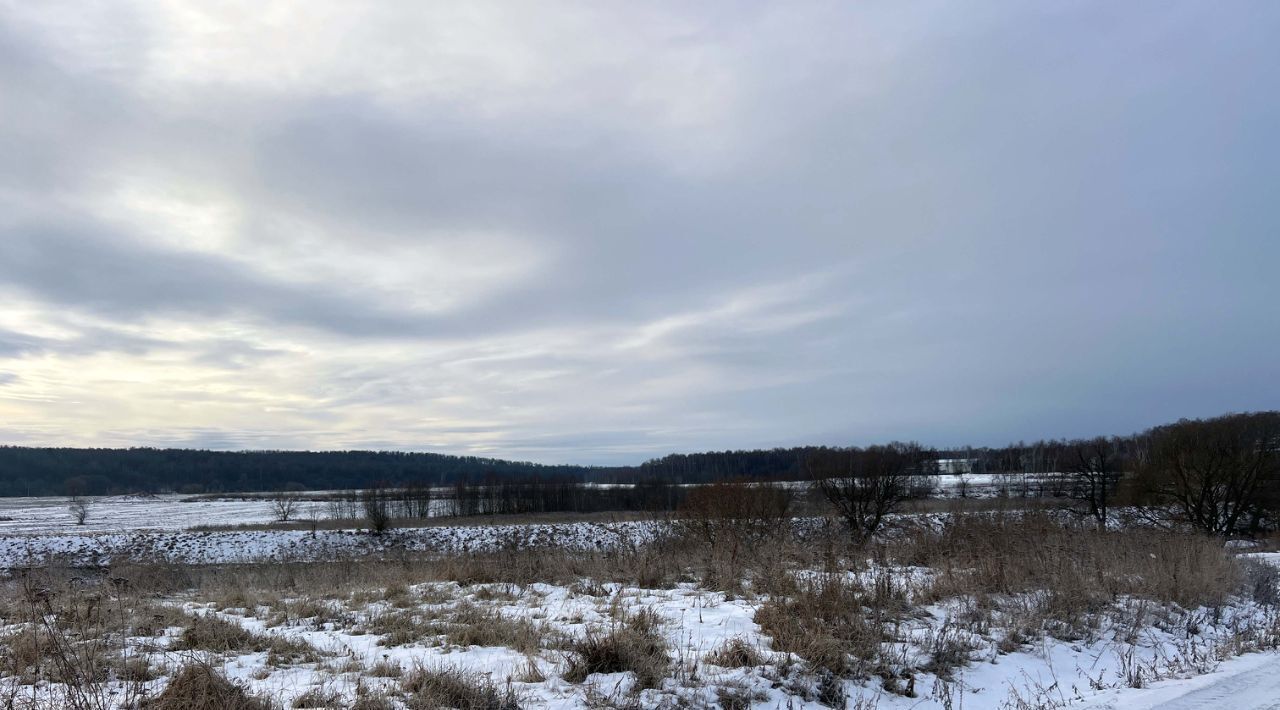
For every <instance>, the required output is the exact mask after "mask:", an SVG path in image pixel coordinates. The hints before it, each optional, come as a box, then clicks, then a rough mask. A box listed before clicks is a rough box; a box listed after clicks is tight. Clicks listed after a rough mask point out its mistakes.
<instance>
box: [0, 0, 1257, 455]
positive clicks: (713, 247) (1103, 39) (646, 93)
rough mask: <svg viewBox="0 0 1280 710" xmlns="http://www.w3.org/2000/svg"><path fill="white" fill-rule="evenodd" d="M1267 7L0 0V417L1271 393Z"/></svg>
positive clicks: (677, 433) (14, 434)
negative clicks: (85, 0)
mask: <svg viewBox="0 0 1280 710" xmlns="http://www.w3.org/2000/svg"><path fill="white" fill-rule="evenodd" d="M1278 20H1280V6H1277V5H1275V4H1274V3H1268V2H1245V3H1237V4H1233V5H1232V6H1231V7H1229V8H1224V7H1219V6H1214V7H1210V6H1208V5H1205V4H1203V3H1173V4H1170V3H1164V2H1162V3H1142V2H1136V3H1123V4H1115V3H1085V4H1073V5H1070V6H1053V7H1050V6H1040V5H1028V4H1026V3H1003V2H1000V3H996V2H993V3H977V4H972V3H969V4H966V5H965V6H963V7H960V6H955V5H951V4H947V3H930V2H921V3H908V4H903V3H884V4H878V5H877V4H857V5H850V4H848V3H812V4H808V3H806V4H803V5H788V6H772V5H767V4H763V5H754V6H742V5H741V4H737V3H732V4H730V3H725V4H716V3H712V4H699V5H697V6H692V5H689V4H687V3H656V4H655V3H645V4H637V5H635V6H628V7H621V6H610V7H605V6H600V5H598V4H594V3H579V2H563V3H561V2H555V3H551V4H549V5H548V4H545V3H544V4H539V5H538V6H536V7H535V6H529V7H524V8H520V7H511V6H510V4H508V3H486V2H477V3H465V4H462V5H458V4H456V3H440V4H437V5H428V4H424V3H399V4H395V3H367V4H353V3H344V2H329V1H328V0H317V1H316V2H312V3H308V4H307V6H306V8H305V11H303V10H300V9H298V8H296V7H292V6H288V5H285V4H281V5H279V6H276V5H270V4H268V5H265V6H264V5H263V3H260V2H254V3H248V2H245V3H235V2H232V3H218V4H216V6H213V5H210V4H208V3H186V2H178V1H176V0H170V1H166V2H146V3H142V2H138V3H128V2H123V3H114V4H109V3H103V4H95V5H91V6H89V7H87V8H86V7H85V6H84V5H83V4H80V3H65V4H64V3H59V2H49V3H6V4H5V5H4V10H3V11H2V12H0V101H3V104H4V109H3V110H0V155H3V156H4V159H3V160H0V303H3V304H4V307H3V308H0V440H3V441H5V442H8V443H17V444H22V443H50V444H73V445H112V446H119V445H136V444H164V445H183V446H209V447H216V448H263V447H271V448H286V447H289V448H293V447H298V448H301V447H306V448H326V449H328V448H370V447H371V448H401V449H427V450H441V451H449V452H455V453H476V454H483V455H496V456H507V457H518V458H531V459H535V460H542V461H571V462H584V463H610V462H633V461H637V460H640V459H643V458H645V457H648V456H651V455H660V454H662V453H666V452H669V451H676V450H698V449H723V448H737V447H759V446H775V445H789V444H796V443H840V444H844V443H858V442H866V441H871V440H882V439H887V438H916V439H921V440H924V441H927V442H929V443H933V444H938V445H949V444H958V443H966V442H972V443H1002V442H1005V441H1008V440H1013V439H1018V438H1031V437H1040V436H1067V435H1084V434H1092V433H1100V432H1113V431H1114V432H1126V431H1131V430H1135V429H1139V428H1143V427H1145V426H1148V425H1151V424H1154V423H1158V422H1161V421H1165V420H1168V419H1172V418H1177V417H1180V416H1200V415H1210V414H1216V413H1220V412H1222V411H1227V410H1243V409H1258V408H1273V407H1275V406H1276V403H1277V402H1280V378H1277V377H1276V375H1277V370H1276V366H1275V354H1276V352H1278V351H1280V308H1277V307H1276V305H1275V304H1276V303H1277V302H1280V288H1277V286H1276V279H1275V275H1274V274H1275V271H1276V264H1277V263H1280V214H1278V210H1280V208H1278V207H1277V203H1276V201H1275V196H1274V195H1275V186H1276V185H1277V184H1280V180H1277V175H1276V166H1277V165H1280V139H1277V138H1276V135H1275V126H1276V125H1280V94H1277V92H1275V91H1274V90H1273V89H1272V84H1273V82H1274V76H1273V74H1274V70H1273V67H1275V66H1277V65H1280V46H1278V45H1276V43H1275V42H1274V38H1273V37H1272V33H1271V32H1270V31H1269V28H1272V27H1275V26H1276V22H1277V21H1278Z"/></svg>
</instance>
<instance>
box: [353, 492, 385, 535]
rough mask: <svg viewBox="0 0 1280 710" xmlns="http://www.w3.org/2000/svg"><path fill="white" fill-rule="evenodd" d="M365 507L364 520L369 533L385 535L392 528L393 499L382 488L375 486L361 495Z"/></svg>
mask: <svg viewBox="0 0 1280 710" xmlns="http://www.w3.org/2000/svg"><path fill="white" fill-rule="evenodd" d="M360 502H361V503H362V504H363V505H364V518H365V521H366V522H367V523H368V524H369V531H370V532H372V533H373V534H375V535H381V534H383V533H385V532H386V531H387V530H388V529H389V528H390V527H391V497H390V496H389V495H388V493H387V491H386V490H385V489H384V488H383V487H382V486H377V485H375V486H373V487H371V488H367V489H365V491H364V492H363V493H361V494H360Z"/></svg>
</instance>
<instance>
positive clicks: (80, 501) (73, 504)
mask: <svg viewBox="0 0 1280 710" xmlns="http://www.w3.org/2000/svg"><path fill="white" fill-rule="evenodd" d="M68 503H69V504H68V505H67V510H69V511H71V519H72V520H74V521H76V525H84V523H85V521H86V520H88V519H89V499H88V498H86V497H84V496H82V495H72V496H71V497H70V498H69V499H68Z"/></svg>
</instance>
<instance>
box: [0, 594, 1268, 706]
mask: <svg viewBox="0 0 1280 710" xmlns="http://www.w3.org/2000/svg"><path fill="white" fill-rule="evenodd" d="M904 575H905V577H904V578H909V577H910V576H911V572H910V571H909V570H908V571H905V572H904ZM161 603H162V604H163V605H164V606H165V607H167V608H169V609H172V610H174V611H175V612H178V611H180V612H181V613H182V614H186V615H191V616H196V617H203V618H206V619H209V618H212V619H216V620H220V621H222V622H229V623H230V624H232V625H234V626H236V627H239V628H241V629H243V630H245V631H247V632H250V633H251V634H252V635H254V637H256V638H267V639H276V640H280V641H284V642H288V644H289V645H288V647H287V648H292V649H294V651H293V654H294V655H302V656H313V657H310V658H301V659H294V660H289V659H288V658H284V657H286V656H288V655H290V654H289V653H283V652H279V651H267V650H248V649H242V650H235V649H231V650H227V651H224V652H221V653H219V652H212V651H204V650H201V649H198V648H197V649H193V648H192V647H191V644H190V642H187V641H185V639H186V637H184V636H183V635H182V628H181V627H178V626H172V627H169V628H165V629H159V630H157V631H155V632H152V633H151V634H149V635H146V636H139V637H136V638H133V639H131V640H130V643H132V644H133V645H134V646H135V648H136V650H135V651H134V653H135V656H134V659H135V661H136V660H138V659H145V662H146V664H148V665H150V666H151V667H152V668H154V669H155V670H157V671H158V672H159V674H160V675H159V677H158V678H156V679H155V680H152V681H148V682H147V683H145V684H144V686H145V688H144V690H145V691H146V692H149V693H157V692H160V691H161V690H162V689H163V687H164V685H165V683H166V676H167V675H169V674H172V673H174V672H175V671H176V670H177V669H178V668H179V667H181V666H183V665H188V664H191V663H192V662H199V663H202V664H208V665H209V666H211V667H212V668H214V669H215V670H218V671H220V672H221V673H223V674H225V675H226V676H227V677H228V678H230V679H232V680H233V681H235V682H236V683H237V684H240V685H241V686H243V687H245V688H247V689H248V690H250V691H251V692H253V693H255V694H259V695H261V696H264V697H268V698H271V699H272V700H274V701H275V702H277V703H278V704H279V706H281V707H352V706H353V705H355V703H356V702H357V699H358V698H361V697H364V698H368V697H370V696H373V697H381V698H385V699H386V702H388V703H389V704H388V705H386V706H384V707H404V706H405V705H404V704H405V703H408V707H436V706H435V705H426V704H422V703H423V702H424V701H423V699H422V698H421V697H418V698H416V699H415V697H414V695H413V692H412V691H410V690H408V688H409V687H411V686H412V685H413V683H411V682H407V681H406V678H410V677H412V675H413V674H414V673H415V672H416V671H417V670H421V669H426V670H428V671H440V670H442V669H449V670H456V671H460V672H462V673H464V674H468V675H469V677H470V678H471V679H472V680H473V681H475V682H480V683H490V684H492V688H496V689H498V692H500V693H503V694H506V693H510V694H512V695H513V696H515V697H518V699H519V706H520V707H524V708H539V709H547V710H569V709H570V708H574V709H576V708H588V707H628V708H648V707H668V708H676V707H688V708H716V707H743V708H745V707H754V708H794V709H801V708H824V707H853V708H881V709H884V710H891V709H892V710H934V709H937V710H958V709H960V708H965V709H968V710H982V709H992V710H995V709H997V708H1010V709H1020V708H1066V707H1073V708H1075V707H1083V708H1099V709H1101V708H1109V709H1111V710H1147V709H1152V708H1177V709H1178V710H1201V709H1204V710H1209V709H1211V710H1225V709H1226V708H1240V709H1241V710H1260V709H1261V708H1275V707H1276V702H1277V701H1280V696H1278V695H1276V694H1275V693H1276V691H1277V690H1280V656H1277V655H1275V654H1273V653H1267V654H1256V653H1255V654H1249V655H1245V656H1241V657H1234V656H1235V654H1236V653H1237V652H1239V651H1241V650H1247V648H1246V647H1243V646H1242V645H1241V644H1242V641H1241V639H1242V634H1244V633H1245V630H1248V629H1252V631H1249V632H1248V633H1255V634H1259V633H1268V632H1270V633H1274V630H1275V628H1276V619H1275V610H1273V609H1272V610H1268V609H1266V608H1262V607H1258V606H1254V605H1250V604H1243V605H1240V606H1234V607H1231V608H1228V609H1225V610H1217V611H1215V610H1210V609H1194V610H1178V609H1171V608H1151V607H1149V606H1148V605H1145V604H1139V603H1136V602H1133V603H1130V602H1125V601H1124V600H1121V601H1120V603H1119V604H1118V605H1117V608H1116V614H1115V615H1114V616H1111V617H1108V620H1107V621H1105V622H1104V623H1103V624H1101V625H1100V626H1099V627H1098V628H1097V629H1096V630H1095V631H1093V632H1092V633H1090V634H1089V636H1088V637H1087V638H1081V639H1077V640H1074V641H1059V640H1054V639H1051V638H1040V639H1036V640H1034V641H1032V642H1030V643H1027V644H1023V645H1015V646H1012V647H1010V646H1006V645H1003V644H1002V643H1001V640H1002V637H1003V632H1002V631H1001V630H999V629H996V628H991V629H981V628H978V629H975V628H974V627H973V626H972V624H971V623H969V622H967V621H966V617H967V615H968V614H969V612H970V611H971V609H970V607H969V606H968V605H967V604H966V603H964V602H963V601H962V600H952V601H949V602H945V603H937V604H933V605H927V606H924V607H922V608H921V609H920V611H919V612H918V613H915V614H912V615H909V616H907V617H906V618H904V619H903V620H902V621H901V622H900V624H899V626H898V628H897V632H896V638H897V639H898V640H897V642H896V643H894V644H892V645H893V647H894V648H895V649H896V651H895V652H894V654H893V655H894V658H896V659H897V661H895V662H894V663H896V664H897V665H900V666H901V667H903V668H911V669H913V670H912V671H911V673H910V678H911V680H910V684H909V685H905V684H904V682H903V681H902V680H901V679H900V680H898V681H896V682H895V684H896V689H895V690H893V691H892V692H890V691H887V690H886V689H885V681H883V680H881V679H879V678H877V677H875V676H874V675H872V676H870V677H867V678H862V679H831V678H830V677H826V678H825V679H824V677H823V676H821V675H820V674H815V673H813V672H811V671H810V670H807V669H806V666H805V664H804V663H803V662H801V661H800V659H798V658H797V657H795V656H794V655H792V654H790V653H785V652H782V651H779V650H777V649H776V648H775V644H774V643H773V641H772V640H771V639H770V637H769V636H768V634H767V633H766V632H765V630H764V629H762V628H761V626H760V625H759V624H757V623H756V618H757V612H758V610H759V609H760V606H761V603H762V600H761V599H759V598H757V599H747V598H742V597H727V596H726V595H725V594H723V593H720V592H707V591H705V590H701V589H698V588H696V587H694V586H693V585H691V584H683V585H679V586H678V587H676V588H674V589H646V588H639V587H627V586H621V585H616V584H604V585H600V584H595V583H583V584H578V585H572V586H557V585H550V584H530V585H526V586H516V585H508V584H496V585H495V584H487V585H459V584H456V583H434V582H433V583H424V584H417V585H411V586H408V587H403V588H399V589H387V590H383V592H382V593H381V594H374V595H372V596H371V595H370V594H369V593H367V592H366V591H364V590H357V591H353V592H352V593H350V594H347V595H344V596H335V597H330V598H319V599H317V598H310V597H308V598H289V597H280V596H274V597H272V596H270V595H259V596H253V595H249V596H247V597H244V598H242V599H240V600H239V601H237V602H226V601H224V602H221V603H215V602H211V601H208V600H205V599H199V598H191V597H177V598H172V599H169V600H165V601H162V602H161ZM645 615H648V616H647V617H646V616H645ZM1142 615H1147V616H1149V617H1150V618H1148V619H1147V621H1148V622H1150V623H1149V624H1147V625H1145V626H1143V627H1142V629H1141V631H1140V632H1137V633H1135V632H1134V626H1132V625H1131V624H1130V623H1129V622H1128V620H1130V619H1137V618H1141V617H1142ZM637 618H645V619H646V624H645V625H644V628H647V629H650V630H651V632H652V633H655V634H657V635H658V636H659V637H660V638H661V639H662V642H663V643H664V644H665V646H666V650H665V654H666V655H665V661H664V662H665V663H666V664H667V667H666V671H665V672H664V675H663V676H662V677H661V678H659V679H657V681H656V682H654V683H653V687H650V688H647V689H638V690H637V689H636V687H635V686H636V684H637V683H638V682H639V681H638V676H637V675H636V674H634V673H631V672H626V671H618V672H600V673H589V674H586V675H585V677H576V678H575V677H572V674H573V668H574V664H575V654H576V653H577V651H576V650H575V649H576V648H577V646H576V645H575V644H576V643H577V642H580V641H581V640H582V639H584V638H588V637H590V636H592V635H595V637H597V638H599V637H600V636H601V635H608V634H609V633H611V632H616V631H617V630H618V629H620V628H624V627H627V625H628V624H633V625H634V623H635V622H634V619H637ZM628 619H630V620H633V621H628ZM494 620H499V621H501V622H502V625H503V627H504V628H505V630H503V631H499V632H494V631H493V630H492V627H496V626H499V624H498V622H495V621H494ZM215 623H216V622H215ZM481 624H487V625H488V626H489V627H491V628H488V629H485V628H478V625H481ZM400 629H406V630H408V633H398V631H399V630H400ZM477 640H478V641H486V640H491V641H492V642H491V643H475V641H477ZM504 641H505V642H506V643H508V644H509V645H503V642H504ZM184 643H185V645H184ZM943 644H946V645H948V646H949V647H953V648H960V649H962V651H961V654H962V658H961V659H960V665H959V666H957V667H955V668H946V669H939V670H937V671H933V670H930V669H931V668H932V666H930V665H929V663H928V660H929V658H930V657H931V656H933V655H935V654H936V653H937V651H938V649H939V648H940V647H941V646H942V645H943ZM735 645H736V648H738V649H746V651H745V657H744V652H741V651H740V652H738V653H723V651H725V650H726V649H730V648H734V647H735ZM515 646H518V647H515ZM297 649H314V651H315V653H314V654H309V653H307V654H298V652H297ZM282 659H283V660H282ZM12 683H13V681H12V679H9V680H7V681H0V690H3V691H5V692H6V694H7V692H9V691H12V692H15V693H16V694H17V696H18V697H19V698H22V697H24V696H25V697H28V698H31V699H33V700H36V701H39V700H40V699H41V697H42V694H43V696H44V697H48V698H50V699H52V698H56V697H57V693H59V692H60V689H59V688H58V687H57V686H56V685H48V684H35V685H23V686H17V685H12ZM6 684H8V687H5V686H6ZM119 694H120V696H121V697H124V695H125V693H123V692H120V693H119ZM302 698H309V699H312V700H315V699H317V698H323V699H324V702H325V703H326V704H323V705H320V704H307V703H306V702H304V701H302V700H300V699H302ZM415 702H416V703H418V704H413V703H415ZM468 707H470V706H468ZM481 707H493V708H505V707H508V706H507V705H502V704H493V705H483V706H481Z"/></svg>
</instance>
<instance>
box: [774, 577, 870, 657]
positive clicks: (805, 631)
mask: <svg viewBox="0 0 1280 710" xmlns="http://www.w3.org/2000/svg"><path fill="white" fill-rule="evenodd" d="M868 598H869V597H868V595H867V594H865V593H864V590H863V589H862V588H861V587H860V586H859V585H857V584H856V583H854V582H852V581H849V580H846V579H843V578H841V577H836V576H829V577H825V576H824V577H821V578H817V579H815V580H810V581H807V582H805V583H803V584H801V585H800V586H799V588H798V590H797V592H796V593H795V594H794V595H792V596H791V597H786V598H775V599H771V600H769V601H766V602H765V603H764V604H762V605H761V606H760V608H759V609H757V610H756V613H755V621H756V623H757V624H759V625H760V628H761V629H762V630H763V631H764V632H765V633H766V634H768V635H769V636H770V638H772V639H773V647H774V649H776V650H778V651H785V652H788V653H794V654H796V655H797V656H799V657H800V658H803V659H804V660H805V661H807V662H808V663H809V664H810V665H811V666H813V667H814V668H815V669H820V670H827V671H830V672H832V673H835V674H837V675H840V676H852V677H866V676H867V675H868V673H869V672H870V670H871V668H872V667H873V664H874V663H875V662H876V660H877V659H878V658H879V655H880V642H881V641H882V640H884V633H883V631H882V628H881V624H882V623H883V621H884V620H885V619H884V617H883V615H882V614H880V613H879V610H877V609H873V608H868V606H867V600H868Z"/></svg>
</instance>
